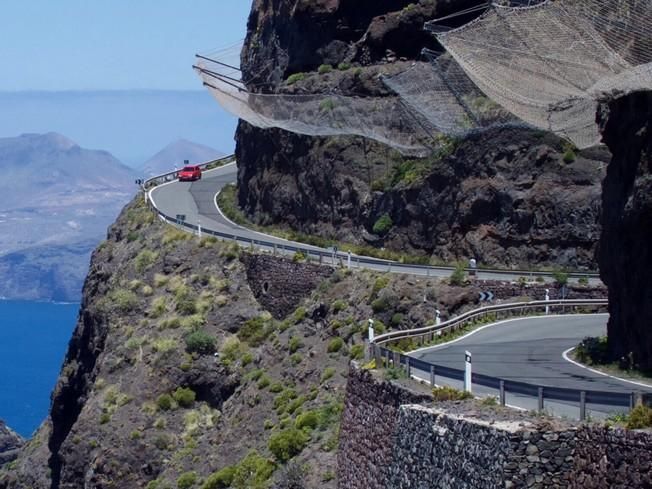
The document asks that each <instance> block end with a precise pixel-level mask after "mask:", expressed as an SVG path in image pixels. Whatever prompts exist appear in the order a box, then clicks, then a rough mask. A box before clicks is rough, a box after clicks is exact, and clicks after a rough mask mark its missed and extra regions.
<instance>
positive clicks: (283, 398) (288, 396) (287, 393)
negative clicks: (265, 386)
mask: <svg viewBox="0 0 652 489" xmlns="http://www.w3.org/2000/svg"><path fill="white" fill-rule="evenodd" d="M270 390H271V389H270ZM297 397H298V395H297V392H296V391H295V390H294V389H292V388H290V387H287V388H285V389H283V390H282V391H281V392H280V393H279V394H278V395H277V396H276V397H275V398H274V409H275V410H276V414H278V415H279V416H280V415H281V414H283V413H284V412H285V410H286V409H287V407H288V405H289V404H290V401H292V400H294V399H296V398H297Z"/></svg>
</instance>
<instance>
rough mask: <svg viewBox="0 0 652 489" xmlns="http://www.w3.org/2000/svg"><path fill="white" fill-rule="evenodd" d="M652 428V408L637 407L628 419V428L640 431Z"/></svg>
mask: <svg viewBox="0 0 652 489" xmlns="http://www.w3.org/2000/svg"><path fill="white" fill-rule="evenodd" d="M650 427H652V408H650V407H648V406H643V405H641V406H636V407H635V408H634V409H632V412H631V413H629V416H628V417H627V428H629V429H630V430H640V429H643V428H650Z"/></svg>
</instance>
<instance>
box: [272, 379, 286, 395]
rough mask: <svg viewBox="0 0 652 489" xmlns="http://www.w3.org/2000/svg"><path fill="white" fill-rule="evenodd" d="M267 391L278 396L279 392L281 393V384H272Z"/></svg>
mask: <svg viewBox="0 0 652 489" xmlns="http://www.w3.org/2000/svg"><path fill="white" fill-rule="evenodd" d="M269 391H270V392H273V393H274V394H278V393H279V392H282V391H283V384H281V383H280V382H274V383H273V384H272V385H271V386H270V387H269Z"/></svg>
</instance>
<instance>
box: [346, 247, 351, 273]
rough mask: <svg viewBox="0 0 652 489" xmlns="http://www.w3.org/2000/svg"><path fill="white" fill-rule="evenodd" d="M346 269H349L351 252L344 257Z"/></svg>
mask: <svg viewBox="0 0 652 489" xmlns="http://www.w3.org/2000/svg"><path fill="white" fill-rule="evenodd" d="M346 268H348V269H349V270H350V269H351V252H350V251H349V252H348V253H347V255H346Z"/></svg>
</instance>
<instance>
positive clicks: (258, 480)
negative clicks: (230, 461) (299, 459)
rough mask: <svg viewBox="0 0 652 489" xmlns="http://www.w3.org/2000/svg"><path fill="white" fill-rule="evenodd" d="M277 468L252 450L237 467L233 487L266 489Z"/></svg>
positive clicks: (238, 488) (237, 488)
mask: <svg viewBox="0 0 652 489" xmlns="http://www.w3.org/2000/svg"><path fill="white" fill-rule="evenodd" d="M275 468H276V467H275V466H274V464H273V463H272V462H270V461H269V460H268V459H267V458H265V457H263V456H261V455H260V454H259V453H258V452H257V451H255V450H252V451H251V452H249V453H248V454H247V456H246V457H245V458H244V459H242V460H241V461H240V463H238V464H237V465H236V468H235V472H234V474H233V480H232V482H231V487H232V488H233V489H264V488H266V487H267V486H268V483H267V481H268V480H269V478H270V477H271V476H272V474H273V473H274V469H275Z"/></svg>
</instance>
